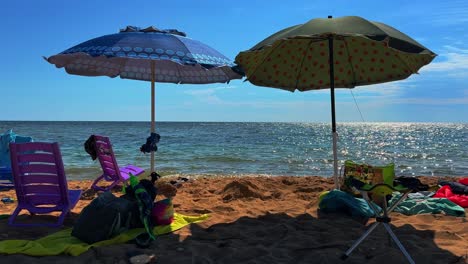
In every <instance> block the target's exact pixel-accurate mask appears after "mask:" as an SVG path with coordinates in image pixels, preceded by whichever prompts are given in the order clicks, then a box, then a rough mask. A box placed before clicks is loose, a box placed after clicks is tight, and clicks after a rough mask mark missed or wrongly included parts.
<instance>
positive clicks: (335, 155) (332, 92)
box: [328, 17, 340, 189]
mask: <svg viewBox="0 0 468 264" xmlns="http://www.w3.org/2000/svg"><path fill="white" fill-rule="evenodd" d="M328 18H331V17H328ZM328 51H329V59H330V95H331V112H332V136H333V180H334V182H335V189H339V188H340V183H339V182H338V153H337V141H338V134H337V133H336V118H335V68H334V60H333V36H329V37H328Z"/></svg>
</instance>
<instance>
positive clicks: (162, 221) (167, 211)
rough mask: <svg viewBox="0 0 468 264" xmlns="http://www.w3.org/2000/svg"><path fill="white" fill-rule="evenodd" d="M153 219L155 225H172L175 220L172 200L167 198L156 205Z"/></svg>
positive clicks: (152, 214) (152, 213) (152, 215)
mask: <svg viewBox="0 0 468 264" xmlns="http://www.w3.org/2000/svg"><path fill="white" fill-rule="evenodd" d="M151 219H152V220H153V223H154V224H155V225H170V224H171V223H172V221H173V220H174V206H173V204H172V199H170V198H166V199H164V200H160V201H157V202H155V203H154V206H153V210H152V212H151Z"/></svg>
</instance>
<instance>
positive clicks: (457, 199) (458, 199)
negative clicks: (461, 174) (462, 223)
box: [433, 178, 468, 208]
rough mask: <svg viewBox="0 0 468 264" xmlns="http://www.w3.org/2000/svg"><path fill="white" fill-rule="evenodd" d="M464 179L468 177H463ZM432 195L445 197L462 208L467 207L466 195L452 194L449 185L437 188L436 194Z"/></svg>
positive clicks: (467, 198) (467, 197)
mask: <svg viewBox="0 0 468 264" xmlns="http://www.w3.org/2000/svg"><path fill="white" fill-rule="evenodd" d="M465 179H467V180H468V178H465ZM433 197H434V198H447V199H449V200H450V201H452V202H454V203H456V204H458V205H460V206H461V207H463V208H467V207H468V195H463V194H454V193H453V192H452V189H451V188H450V186H449V185H445V186H442V188H440V189H439V190H437V192H436V194H435V195H434V196H433Z"/></svg>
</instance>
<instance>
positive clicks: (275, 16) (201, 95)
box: [0, 0, 468, 122]
mask: <svg viewBox="0 0 468 264" xmlns="http://www.w3.org/2000/svg"><path fill="white" fill-rule="evenodd" d="M327 15H333V16H334V17H339V16H346V15H357V16H361V17H364V18H366V19H368V20H372V21H379V22H383V23H386V24H388V25H391V26H393V27H395V28H397V29H399V30H400V31H402V32H404V33H406V34H408V35H409V36H411V37H413V38H414V39H416V40H417V41H419V42H420V43H422V44H423V45H424V46H426V47H428V48H430V49H431V50H432V51H434V52H435V53H437V54H438V57H437V58H436V59H435V60H434V61H433V63H431V64H430V65H428V66H425V67H424V68H422V69H421V70H420V74H419V75H413V76H411V77H410V78H408V79H406V80H403V81H398V82H392V83H385V84H380V85H373V86H363V87H357V88H356V89H353V90H352V91H353V93H354V96H355V98H356V100H357V103H358V105H359V107H360V109H361V112H362V113H363V118H364V121H389V122H395V121H405V122H408V121H409V122H413V121H415V122H468V2H467V1H465V0H451V1H435V0H426V1H420V0H414V1H407V0H405V1H400V0H396V1H376V0H360V1H349V0H339V1H338V0H328V1H307V0H303V1H296V0H288V1H277V0H269V1H252V0H249V1H246V0H237V1H221V0H205V1H189V0H185V1H180V0H172V1H149V0H148V1H137V0H134V1H117V0H112V1H111V0H107V1H99V0H92V1H87V0H86V1H85V0H81V1H48V0H44V1H36V0H29V1H22V0H15V1H4V2H3V3H2V7H1V8H0V25H2V27H3V30H2V33H1V35H2V38H1V41H0V50H1V51H2V55H1V58H2V60H1V61H2V63H0V91H1V93H0V96H1V98H2V100H1V102H2V108H3V111H0V120H106V121H107V120H108V121H115V120H130V121H148V120H149V119H150V84H149V83H148V82H142V81H134V80H124V79H120V78H113V79H112V78H108V77H83V76H74V75H69V74H66V73H65V71H64V70H63V69H56V68H55V67H54V66H53V65H51V64H49V63H47V62H46V61H44V60H43V59H42V57H41V56H47V57H48V56H51V55H54V54H56V53H59V52H61V51H63V50H65V49H67V48H69V47H71V46H74V45H76V44H79V43H81V42H83V41H86V40H88V39H91V38H94V37H98V36H101V35H106V34H112V33H117V32H118V31H119V29H120V28H124V27H125V26H127V25H135V26H140V27H147V26H151V25H153V26H155V27H158V28H177V29H178V30H180V31H184V32H186V33H187V35H188V37H191V38H194V39H197V40H200V41H202V42H204V43H206V44H208V45H210V46H212V47H214V48H216V49H217V50H218V51H220V52H221V53H223V54H225V55H226V56H227V57H228V58H230V59H234V57H235V56H236V55H237V53H238V52H240V51H243V50H246V49H249V48H251V47H252V46H254V45H255V44H256V43H257V42H259V41H261V40H263V39H264V38H266V37H268V36H269V35H271V34H273V33H275V32H276V31H278V30H281V29H283V28H285V27H288V26H291V25H296V24H301V23H304V22H306V21H308V20H310V19H313V18H317V17H323V18H325V17H327ZM350 91H351V90H349V89H341V90H339V91H338V92H337V95H336V102H337V105H336V108H337V121H338V122H345V121H346V122H348V121H362V119H361V116H360V115H359V112H358V110H357V107H356V105H355V103H354V100H353V97H352V95H351V92H350ZM156 95H157V98H156V119H157V120H158V121H287V122H330V95H329V90H324V91H309V92H295V93H290V92H287V91H283V90H279V89H273V88H264V87H257V86H254V85H252V84H250V83H248V82H242V81H238V80H235V81H232V82H231V83H229V84H209V85H176V84H161V83H157V84H156Z"/></svg>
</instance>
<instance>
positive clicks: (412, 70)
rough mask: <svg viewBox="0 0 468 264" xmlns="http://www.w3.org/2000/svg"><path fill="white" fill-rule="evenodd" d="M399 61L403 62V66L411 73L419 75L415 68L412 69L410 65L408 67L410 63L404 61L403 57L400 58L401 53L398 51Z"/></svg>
mask: <svg viewBox="0 0 468 264" xmlns="http://www.w3.org/2000/svg"><path fill="white" fill-rule="evenodd" d="M397 51H398V52H397V56H396V57H397V59H398V60H399V61H401V62H403V64H404V65H405V66H406V67H407V68H408V69H409V70H410V71H411V73H416V74H418V71H415V70H414V68H412V67H411V66H410V65H408V63H407V62H406V61H404V60H403V59H402V58H401V57H400V52H401V51H399V50H397Z"/></svg>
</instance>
